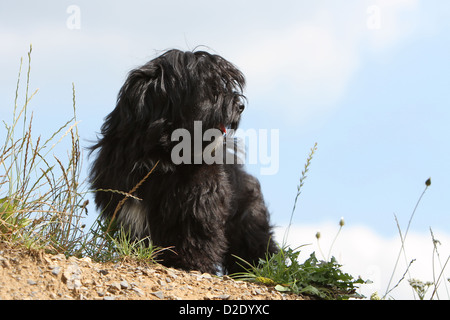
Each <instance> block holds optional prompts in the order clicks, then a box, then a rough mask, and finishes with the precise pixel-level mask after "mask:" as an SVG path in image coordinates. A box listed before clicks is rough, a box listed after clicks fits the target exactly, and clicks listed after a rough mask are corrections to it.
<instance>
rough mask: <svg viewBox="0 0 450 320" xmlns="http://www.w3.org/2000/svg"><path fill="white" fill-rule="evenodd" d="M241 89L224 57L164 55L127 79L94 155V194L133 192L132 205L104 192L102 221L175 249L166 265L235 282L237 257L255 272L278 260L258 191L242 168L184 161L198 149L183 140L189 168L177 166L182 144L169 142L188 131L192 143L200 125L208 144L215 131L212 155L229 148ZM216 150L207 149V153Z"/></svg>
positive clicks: (97, 197)
mask: <svg viewBox="0 0 450 320" xmlns="http://www.w3.org/2000/svg"><path fill="white" fill-rule="evenodd" d="M244 85H245V79H244V76H243V75H242V73H241V72H240V71H239V70H238V69H237V68H236V67H235V66H234V65H232V64H231V63H230V62H228V61H227V60H225V59H224V58H222V57H221V56H219V55H213V54H209V53H207V52H204V51H196V52H182V51H179V50H170V51H167V52H165V53H164V54H162V55H161V56H159V57H157V58H155V59H153V60H152V61H150V62H148V63H147V64H145V65H143V66H142V67H140V68H137V69H135V70H132V71H131V72H130V73H129V75H128V78H127V80H126V82H125V84H124V85H123V87H122V88H121V90H120V92H119V95H118V99H117V105H116V108H115V109H114V110H113V111H112V112H111V113H110V114H109V115H108V116H107V118H106V121H105V123H104V124H103V126H102V129H101V133H102V136H101V138H100V139H99V141H98V143H97V144H95V145H94V146H93V147H92V148H91V150H92V151H94V150H97V151H98V152H97V157H96V160H95V161H94V163H93V165H92V168H91V175H90V177H91V184H92V188H93V189H94V190H98V189H103V190H106V189H109V190H117V191H122V192H127V193H128V192H130V191H133V189H134V191H133V196H134V197H128V198H127V199H126V201H123V200H124V196H123V195H122V194H120V193H118V192H107V191H97V192H96V193H95V202H96V204H97V207H98V208H99V209H100V210H101V216H102V218H109V219H111V218H113V216H114V215H115V217H114V218H116V219H117V221H118V222H119V224H120V225H121V226H123V227H124V228H125V229H126V230H129V231H130V232H131V236H132V237H133V238H135V239H143V238H145V237H150V239H151V241H152V243H153V244H154V245H156V246H159V247H172V248H173V250H172V251H171V250H166V251H164V252H163V253H162V256H161V257H160V258H161V259H162V263H163V264H164V265H166V266H171V267H175V268H181V269H185V270H199V271H201V272H209V273H216V272H217V271H220V270H221V271H223V272H225V273H234V272H237V271H241V270H242V269H241V268H240V267H239V265H238V263H240V264H242V262H240V261H239V260H237V259H236V258H235V257H234V255H235V256H238V257H241V258H242V259H244V260H246V261H248V262H250V263H257V262H258V260H259V259H260V258H265V257H266V254H272V253H274V252H276V251H277V246H276V244H275V242H274V241H273V240H272V230H271V226H270V225H269V214H268V211H267V208H266V206H265V204H264V200H263V196H262V194H261V190H260V186H259V182H258V181H257V179H256V178H254V177H253V176H251V175H249V174H247V173H245V172H244V171H243V168H242V165H239V164H227V163H225V164H224V163H220V161H216V162H217V163H206V162H205V160H204V159H202V158H198V157H197V156H198V154H197V155H195V152H192V153H191V154H186V153H187V152H188V151H189V149H190V150H195V148H197V150H198V148H199V147H198V144H197V146H195V145H194V144H195V143H196V141H193V142H192V141H191V142H189V141H187V142H186V141H184V142H186V143H187V146H192V148H187V149H185V150H184V151H183V152H182V153H183V154H182V157H183V159H184V160H186V161H184V162H182V163H180V162H179V161H178V162H176V161H174V159H173V157H174V154H173V149H174V147H175V146H176V145H177V144H179V143H180V142H179V140H178V141H177V140H176V139H174V138H173V136H172V134H173V133H174V132H175V131H176V130H177V129H182V130H184V131H182V132H187V133H190V134H191V136H194V135H195V133H194V131H195V130H196V127H195V126H196V125H197V127H198V124H200V125H201V136H202V137H203V134H204V133H205V132H206V131H207V130H208V129H214V130H216V132H219V135H215V136H214V140H213V141H214V142H215V145H214V147H213V148H210V149H209V150H210V155H215V154H216V153H217V152H218V151H221V150H222V149H223V150H226V149H227V148H226V147H225V145H226V143H225V142H226V141H227V139H226V135H225V132H226V130H227V129H228V130H231V129H236V128H237V127H238V124H239V120H240V116H241V113H242V111H243V110H244V101H245V97H244V96H243V94H242V91H243V87H244ZM224 136H225V138H224ZM193 140H194V139H193ZM210 144H211V142H209V144H208V143H205V142H204V141H201V144H200V151H205V150H206V147H207V145H208V146H210ZM153 168H154V171H153V172H152V173H151V174H150V175H148V174H149V172H150V171H151V170H152V169H153ZM136 198H139V199H140V200H138V199H136ZM117 208H118V209H119V210H116V209H117ZM116 211H117V212H116Z"/></svg>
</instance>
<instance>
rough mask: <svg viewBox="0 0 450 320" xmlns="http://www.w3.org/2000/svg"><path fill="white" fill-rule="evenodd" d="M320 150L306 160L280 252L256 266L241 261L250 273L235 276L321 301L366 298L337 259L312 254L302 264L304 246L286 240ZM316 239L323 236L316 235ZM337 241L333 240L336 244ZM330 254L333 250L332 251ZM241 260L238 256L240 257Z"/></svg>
mask: <svg viewBox="0 0 450 320" xmlns="http://www.w3.org/2000/svg"><path fill="white" fill-rule="evenodd" d="M316 151H317V143H315V144H314V147H313V148H311V150H310V153H309V155H308V157H307V159H306V163H305V166H304V170H303V171H302V175H301V177H300V181H299V184H298V186H297V194H296V196H295V200H294V205H293V208H292V212H291V217H290V221H289V225H288V228H287V229H286V232H285V234H284V237H283V243H282V244H281V246H280V247H279V251H278V253H276V254H274V255H272V256H267V257H266V259H260V261H259V263H258V264H257V265H251V264H249V263H248V262H246V261H244V260H242V259H240V260H241V266H242V267H244V268H245V269H246V270H247V271H246V272H241V273H237V274H235V275H233V277H235V278H236V279H240V280H246V281H253V282H257V283H262V284H266V285H270V286H274V287H275V289H276V290H278V291H280V292H288V293H294V294H303V295H310V296H313V297H316V298H320V299H333V300H347V299H350V298H363V296H361V295H359V294H358V293H357V292H356V291H357V288H358V285H359V284H363V283H365V281H364V280H362V279H361V278H358V279H354V278H353V276H351V275H349V274H347V273H344V272H342V270H341V267H342V266H341V265H340V264H339V263H338V262H337V260H336V258H334V257H331V259H328V260H326V261H325V260H319V259H317V257H316V253H315V252H313V253H312V254H311V255H310V256H309V258H308V259H306V260H305V261H304V262H303V263H300V262H299V256H300V253H301V251H300V250H299V249H300V248H301V247H303V246H300V247H298V248H295V249H292V248H290V247H289V246H288V245H287V238H288V235H289V232H290V227H291V225H292V218H293V215H294V213H295V209H296V207H297V202H298V199H299V196H300V194H301V192H302V187H303V186H304V183H305V180H306V178H307V173H308V171H309V168H310V165H311V161H312V159H313V156H314V154H315V152H316ZM339 225H340V228H339V231H338V234H337V235H336V237H335V240H336V238H337V236H338V235H339V232H340V230H341V228H342V227H343V226H344V220H343V219H341V221H340V222H339ZM316 237H317V239H319V238H320V235H316ZM334 242H335V241H333V244H334ZM330 252H331V248H330ZM238 258H239V257H238Z"/></svg>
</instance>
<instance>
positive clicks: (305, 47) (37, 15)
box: [0, 0, 450, 278]
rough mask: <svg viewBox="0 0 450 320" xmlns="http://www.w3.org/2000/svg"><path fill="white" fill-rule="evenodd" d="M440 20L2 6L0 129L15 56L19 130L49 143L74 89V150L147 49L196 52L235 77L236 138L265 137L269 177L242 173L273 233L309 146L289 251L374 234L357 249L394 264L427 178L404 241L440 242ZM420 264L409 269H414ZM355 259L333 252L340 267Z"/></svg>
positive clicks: (447, 208)
mask: <svg viewBox="0 0 450 320" xmlns="http://www.w3.org/2000/svg"><path fill="white" fill-rule="evenodd" d="M70 5H76V6H78V8H79V10H80V20H79V22H80V23H79V27H80V28H79V29H75V30H71V29H69V28H68V27H67V19H69V18H70V15H71V14H70V13H67V11H66V10H67V8H68V7H69V6H70ZM369 8H375V9H376V10H378V13H379V15H378V16H374V13H373V10H369ZM449 14H450V5H449V4H447V3H446V2H445V1H437V0H431V1H428V0H427V1H424V0H366V1H361V0H358V1H357V0H352V1H347V0H346V1H339V2H338V1H314V3H313V2H312V1H277V2H273V1H245V2H244V3H243V2H242V1H189V2H187V1H164V2H162V3H161V2H160V1H158V2H156V1H126V2H125V1H108V2H101V1H96V2H95V3H93V2H92V1H39V2H28V1H14V2H2V3H1V4H0V43H2V45H1V46H0V58H1V59H0V69H1V70H2V72H1V76H0V105H1V107H0V116H1V119H2V120H5V119H6V120H8V119H10V117H11V106H12V105H13V101H14V93H15V84H16V78H17V71H18V66H19V59H20V57H21V56H24V57H26V52H27V50H28V47H29V44H30V43H32V44H33V55H32V75H31V87H32V88H39V93H38V94H37V96H36V97H35V98H34V99H33V102H32V107H33V109H34V111H35V115H34V116H35V122H34V131H35V132H39V133H41V134H42V135H43V136H47V137H48V136H49V135H50V134H51V133H52V132H54V131H55V129H57V128H59V127H60V125H61V124H62V123H64V122H65V121H66V120H67V119H68V118H69V117H70V116H71V106H72V82H74V83H75V87H76V93H77V109H78V114H77V116H78V120H79V121H80V125H79V131H80V135H81V138H82V145H83V146H84V147H88V146H89V145H90V141H93V140H94V139H95V137H96V133H97V132H98V131H99V129H100V126H101V124H102V121H103V117H104V116H106V115H107V114H108V113H109V112H110V111H111V110H112V109H113V107H114V103H115V99H116V96H117V92H118V90H119V88H120V86H121V85H122V83H123V81H124V80H125V77H126V73H127V72H128V71H129V70H130V69H131V68H134V67H136V66H139V65H141V64H143V63H145V62H146V61H148V60H150V59H151V58H153V57H155V55H156V54H157V53H158V52H160V51H161V50H165V49H169V48H174V47H175V48H179V49H185V50H188V49H193V48H195V47H196V46H198V45H205V46H207V47H209V48H210V51H214V52H217V53H219V54H221V55H223V56H224V57H226V58H227V59H229V60H230V61H232V62H233V63H235V64H236V65H237V66H238V67H239V68H240V69H241V70H242V71H243V72H244V74H245V75H246V76H247V82H248V87H247V91H246V94H247V97H248V101H249V104H248V108H247V109H246V111H245V113H244V115H243V117H244V118H243V121H242V124H241V127H242V128H244V129H248V128H255V129H259V128H264V129H268V130H271V129H277V130H279V134H280V154H279V162H280V166H279V171H278V173H277V174H275V175H270V176H263V175H260V166H258V165H250V166H249V167H248V170H249V171H250V172H252V173H254V174H255V175H257V176H258V178H259V179H260V181H261V184H262V187H263V191H264V195H265V198H266V201H267V203H268V205H269V208H270V210H271V212H272V221H273V223H274V224H276V225H278V226H280V227H283V226H286V224H287V223H288V221H289V217H290V213H291V210H292V205H293V200H294V198H295V194H296V191H297V189H296V186H297V184H298V179H299V178H300V175H301V171H302V169H303V165H304V163H305V160H306V157H307V155H308V152H309V149H310V148H311V147H312V146H313V145H314V143H315V142H317V143H318V151H317V153H316V155H315V157H314V159H313V161H312V164H311V168H310V172H309V175H308V178H307V180H306V183H305V186H304V189H303V192H302V195H301V197H300V200H299V204H298V206H297V211H296V213H295V216H294V219H293V222H294V225H296V226H298V227H299V228H301V227H310V232H309V233H307V234H306V235H305V236H304V237H303V238H301V239H300V238H295V239H292V241H293V242H295V243H297V244H302V243H305V242H313V241H314V238H313V235H314V233H315V231H314V230H316V229H317V228H325V229H327V228H329V226H331V225H333V224H335V225H337V223H338V221H339V219H340V218H341V217H344V218H345V221H346V226H345V228H347V229H348V230H349V234H352V232H353V231H354V232H356V231H355V230H366V231H362V232H363V234H369V233H370V232H374V234H376V235H377V237H378V238H376V237H375V236H374V237H371V238H370V239H378V240H373V241H378V242H380V243H384V242H383V241H387V240H386V239H391V240H392V241H393V242H392V243H395V244H394V246H395V250H394V251H397V246H398V245H399V243H397V242H398V237H397V234H398V231H397V227H396V225H395V221H394V214H396V215H397V217H398V218H399V221H400V224H401V226H402V228H406V224H407V222H408V219H409V216H410V214H411V212H412V210H413V208H414V205H415V203H416V201H417V199H418V197H419V196H420V194H421V193H422V191H423V189H424V187H425V184H424V183H425V180H426V179H428V178H429V177H431V179H432V185H431V187H430V188H429V190H428V191H427V193H426V195H425V197H424V199H423V201H422V203H421V206H420V207H419V209H418V211H417V213H416V215H415V217H414V220H413V223H412V226H411V230H412V232H415V233H416V234H417V236H418V237H419V236H422V237H423V239H425V240H424V241H429V242H431V240H430V239H429V235H428V232H429V231H428V229H429V227H432V228H433V230H434V231H435V233H437V234H438V235H439V236H440V237H441V238H442V239H449V238H450V196H449V195H450V148H449V147H450V145H449V138H450V126H449V122H450V93H449V89H450V88H449V86H450V60H449V57H450V38H449V34H450V20H449V19H448V17H449ZM373 19H375V20H373ZM374 21H375V25H374V24H373V23H374ZM0 132H1V131H0ZM86 153H87V152H86ZM88 164H89V160H88V159H86V160H85V167H86V168H87V166H88ZM94 212H95V209H94V208H93V207H92V208H91V209H90V216H91V218H93V217H94V216H95V214H94ZM351 228H354V229H351ZM358 228H359V229H358ZM366 228H367V229H366ZM302 230H303V229H302ZM327 230H328V229H327ZM330 230H333V228H331V229H330ZM344 230H345V229H344ZM367 230H370V231H367ZM330 232H332V231H330ZM343 232H344V231H343ZM396 237H397V238H396ZM349 241H351V240H349ZM361 241H363V240H361ZM395 241H397V242H395ZM411 241H412V240H411ZM419 242H420V241H419ZM368 246H369V245H368ZM340 247H341V248H342V250H344V249H345V248H347V249H348V247H349V245H348V244H347V243H341V244H340ZM355 250H356V249H355ZM411 250H413V248H412V249H411ZM424 250H425V253H423V252H417V255H418V256H420V255H421V254H424V255H428V256H427V258H424V259H426V260H425V262H429V260H430V259H429V256H430V255H431V249H430V248H429V247H427V248H426V249H424ZM426 250H428V251H426ZM446 250H447V251H445V250H444V251H443V252H441V254H442V256H448V254H449V250H448V246H447V247H446ZM354 255H355V254H353V253H352V252H349V253H347V256H348V257H349V258H347V259H348V262H349V264H351V263H353V262H354V260H352V258H351V257H352V256H354ZM374 256H375V254H374ZM380 265H381V264H380ZM392 265H393V262H391V263H390V266H392ZM382 268H384V267H382ZM383 270H384V269H383ZM385 273H386V272H385V271H383V274H385ZM384 278H386V277H385V276H384Z"/></svg>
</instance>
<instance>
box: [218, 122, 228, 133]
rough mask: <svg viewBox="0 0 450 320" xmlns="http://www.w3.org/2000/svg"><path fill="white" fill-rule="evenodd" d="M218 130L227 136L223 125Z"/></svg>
mask: <svg viewBox="0 0 450 320" xmlns="http://www.w3.org/2000/svg"><path fill="white" fill-rule="evenodd" d="M219 130H220V131H221V132H222V134H223V135H226V134H227V128H226V127H225V126H224V125H223V124H220V126H219Z"/></svg>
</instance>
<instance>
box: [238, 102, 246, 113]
mask: <svg viewBox="0 0 450 320" xmlns="http://www.w3.org/2000/svg"><path fill="white" fill-rule="evenodd" d="M244 109H245V105H243V104H240V105H239V113H242V112H244Z"/></svg>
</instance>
